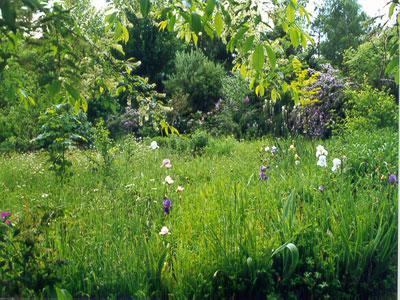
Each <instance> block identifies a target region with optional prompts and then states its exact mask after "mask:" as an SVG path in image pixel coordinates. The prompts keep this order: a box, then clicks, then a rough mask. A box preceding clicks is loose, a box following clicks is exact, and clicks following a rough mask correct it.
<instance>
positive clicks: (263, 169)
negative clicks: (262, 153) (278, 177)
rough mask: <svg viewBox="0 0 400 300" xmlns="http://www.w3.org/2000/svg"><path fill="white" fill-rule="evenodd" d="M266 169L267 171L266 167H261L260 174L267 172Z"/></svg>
mask: <svg viewBox="0 0 400 300" xmlns="http://www.w3.org/2000/svg"><path fill="white" fill-rule="evenodd" d="M267 169H268V167H266V166H261V167H260V172H263V173H264V172H265V171H267Z"/></svg>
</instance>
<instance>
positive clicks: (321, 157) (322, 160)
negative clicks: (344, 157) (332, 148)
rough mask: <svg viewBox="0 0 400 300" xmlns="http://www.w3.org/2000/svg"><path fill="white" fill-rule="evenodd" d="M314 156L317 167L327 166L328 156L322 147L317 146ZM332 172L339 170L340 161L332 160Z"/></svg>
mask: <svg viewBox="0 0 400 300" xmlns="http://www.w3.org/2000/svg"><path fill="white" fill-rule="evenodd" d="M315 156H316V157H317V158H318V161H317V166H320V167H323V168H326V167H327V166H328V164H327V161H326V157H327V156H328V151H327V150H326V149H325V148H324V146H322V145H318V146H317V152H316V154H315ZM332 163H333V167H332V172H336V171H337V170H339V169H340V167H341V165H342V161H341V160H340V159H339V158H334V159H333V161H332Z"/></svg>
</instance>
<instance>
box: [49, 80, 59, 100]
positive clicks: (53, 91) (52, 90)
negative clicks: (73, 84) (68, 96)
mask: <svg viewBox="0 0 400 300" xmlns="http://www.w3.org/2000/svg"><path fill="white" fill-rule="evenodd" d="M60 89H61V82H60V81H59V80H53V81H52V82H51V83H50V85H49V94H50V97H54V96H55V95H57V94H58V93H59V92H60Z"/></svg>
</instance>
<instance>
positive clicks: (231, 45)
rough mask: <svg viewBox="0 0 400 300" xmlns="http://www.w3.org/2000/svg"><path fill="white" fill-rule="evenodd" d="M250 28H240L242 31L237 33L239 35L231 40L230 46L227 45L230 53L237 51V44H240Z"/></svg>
mask: <svg viewBox="0 0 400 300" xmlns="http://www.w3.org/2000/svg"><path fill="white" fill-rule="evenodd" d="M248 29H249V28H248V27H247V26H242V27H240V29H239V30H238V31H237V33H236V34H235V35H234V36H233V37H232V38H231V39H230V41H229V43H228V45H227V47H226V48H227V49H228V51H230V52H233V51H234V50H235V47H236V44H237V43H238V41H240V40H241V39H242V38H243V36H244V34H245V33H246V31H247V30H248Z"/></svg>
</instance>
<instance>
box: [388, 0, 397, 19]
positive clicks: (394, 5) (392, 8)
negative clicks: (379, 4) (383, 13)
mask: <svg viewBox="0 0 400 300" xmlns="http://www.w3.org/2000/svg"><path fill="white" fill-rule="evenodd" d="M395 8H396V3H395V2H393V3H392V4H390V7H389V18H391V17H392V16H393V13H394V10H395Z"/></svg>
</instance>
